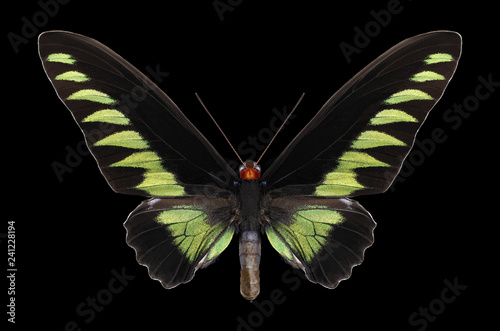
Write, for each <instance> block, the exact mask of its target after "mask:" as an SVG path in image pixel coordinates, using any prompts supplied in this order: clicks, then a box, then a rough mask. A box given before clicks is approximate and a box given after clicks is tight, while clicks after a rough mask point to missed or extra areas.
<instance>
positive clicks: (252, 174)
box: [239, 160, 260, 180]
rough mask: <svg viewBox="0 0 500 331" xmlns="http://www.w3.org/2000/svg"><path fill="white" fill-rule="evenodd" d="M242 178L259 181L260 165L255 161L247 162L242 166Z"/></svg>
mask: <svg viewBox="0 0 500 331" xmlns="http://www.w3.org/2000/svg"><path fill="white" fill-rule="evenodd" d="M239 170H240V178H241V179H246V180H254V179H259V177H260V165H258V164H257V163H256V162H255V161H252V160H247V161H246V162H245V164H242V165H240V169H239Z"/></svg>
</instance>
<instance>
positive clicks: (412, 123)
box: [262, 31, 461, 288]
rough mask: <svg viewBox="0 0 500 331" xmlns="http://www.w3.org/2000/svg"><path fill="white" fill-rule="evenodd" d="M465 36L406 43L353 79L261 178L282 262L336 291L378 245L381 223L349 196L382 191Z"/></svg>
mask: <svg viewBox="0 0 500 331" xmlns="http://www.w3.org/2000/svg"><path fill="white" fill-rule="evenodd" d="M460 53H461V37H460V35H459V34H457V33H454V32H448V31H437V32H432V33H427V34H423V35H419V36H416V37H413V38H409V39H407V40H404V41H403V42H401V43H399V44H397V45H396V46H394V47H392V48H391V49H389V50H388V51H387V52H385V53H384V54H382V55H381V56H380V57H379V58H377V59H376V60H375V61H373V62H372V63H370V64H369V65H368V66H367V67H366V68H364V69H363V70H362V71H360V72H359V73H358V74H357V75H356V76H354V77H353V78H352V79H351V80H350V81H349V82H347V84H345V85H344V86H343V87H342V88H341V89H340V90H339V91H338V92H337V93H335V94H334V95H333V96H332V97H331V98H330V99H329V100H328V101H327V102H326V104H325V105H324V106H323V107H322V108H321V110H320V111H319V112H318V114H317V115H316V116H315V117H314V118H313V119H312V120H311V122H310V123H309V124H308V125H307V126H306V127H305V128H304V129H303V130H302V131H301V132H300V134H299V135H298V136H297V137H296V138H295V139H294V140H293V141H292V142H291V143H290V144H289V145H288V147H287V148H286V149H285V150H284V151H283V153H282V154H281V155H280V156H279V157H278V158H277V159H276V160H275V162H274V163H273V164H272V165H271V167H270V168H269V169H268V170H267V171H266V172H265V173H264V174H263V176H262V178H263V181H264V182H265V183H266V185H265V187H266V190H267V195H266V204H265V205H264V209H263V214H264V215H266V216H265V220H266V223H265V232H266V234H267V237H268V238H269V241H270V242H271V244H272V245H273V247H274V248H275V249H276V250H277V251H278V252H279V253H280V254H281V256H282V257H283V258H284V260H285V261H287V262H288V263H290V264H291V265H293V266H295V267H297V268H300V269H302V270H304V271H305V273H306V276H307V277H308V278H309V279H310V280H311V281H312V282H316V283H320V284H322V285H324V286H326V287H329V288H333V287H335V286H337V284H338V283H339V281H341V280H342V279H345V278H348V277H349V276H350V274H351V269H352V267H353V266H355V265H357V264H359V263H361V262H362V260H363V253H364V250H365V249H366V248H367V247H369V246H370V245H371V244H372V243H373V229H374V228H375V222H374V221H373V219H372V218H371V216H370V214H369V213H368V212H367V211H366V210H364V209H363V207H361V205H360V204H359V203H358V202H356V201H353V200H351V199H349V198H347V197H348V196H357V195H360V194H375V193H380V192H384V191H385V190H387V188H388V187H389V186H390V185H391V183H392V181H393V180H394V178H395V177H396V175H397V174H398V172H399V169H400V168H401V166H402V163H403V161H404V159H405V157H406V155H408V153H409V151H410V149H411V147H412V145H413V142H414V140H415V136H416V134H417V131H418V129H419V128H420V126H421V125H422V123H423V122H424V120H425V118H426V116H427V114H428V113H429V111H430V110H431V108H432V107H433V106H434V105H435V104H436V102H437V101H438V100H439V98H440V97H441V95H442V94H443V92H444V90H445V88H446V86H447V85H448V82H449V81H450V79H451V77H452V76H453V73H454V72H455V69H456V66H457V62H458V59H459V57H460Z"/></svg>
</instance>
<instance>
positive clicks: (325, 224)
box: [39, 31, 462, 300]
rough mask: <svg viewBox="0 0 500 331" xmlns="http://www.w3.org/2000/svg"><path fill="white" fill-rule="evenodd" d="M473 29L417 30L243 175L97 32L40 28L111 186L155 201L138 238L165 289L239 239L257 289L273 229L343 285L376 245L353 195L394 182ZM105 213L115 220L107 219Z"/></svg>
mask: <svg viewBox="0 0 500 331" xmlns="http://www.w3.org/2000/svg"><path fill="white" fill-rule="evenodd" d="M461 46H462V43H461V37H460V35H459V34H457V33H455V32H452V31H435V32H430V33H426V34H422V35H418V36H415V37H412V38H409V39H406V40H404V41H402V42H400V43H399V44H397V45H396V46H394V47H392V48H391V49H389V50H388V51H386V52H385V53H384V54H382V55H381V56H380V57H378V58H377V59H375V60H374V61H373V62H372V63H370V64H369V65H368V66H366V67H365V68H364V69H363V70H361V71H360V72H359V73H358V74H356V75H355V76H354V77H353V78H352V79H351V80H349V81H348V82H347V83H346V84H345V85H344V86H343V87H342V88H341V89H339V91H338V92H336V93H335V94H334V95H333V96H332V97H331V98H330V99H329V100H328V101H327V102H326V103H325V104H324V106H323V107H322V108H321V109H320V110H319V112H318V113H317V114H316V116H314V117H313V119H312V120H311V121H310V122H309V123H308V124H307V125H306V126H305V127H304V129H303V130H302V131H301V132H300V133H299V134H298V135H297V137H296V138H295V139H293V140H292V141H291V142H290V144H289V145H288V146H287V147H286V148H285V150H284V151H283V152H282V153H281V154H280V155H279V156H278V157H277V158H276V159H275V161H274V162H273V163H272V164H271V165H270V166H269V167H268V168H267V169H265V171H264V172H263V174H262V176H261V175H260V168H259V166H258V165H256V164H254V163H253V162H250V163H248V162H247V163H245V164H244V165H243V166H242V169H240V173H239V176H238V174H236V172H235V171H234V170H233V169H232V168H231V167H230V166H229V165H228V164H227V162H226V161H225V160H224V158H222V156H221V155H220V154H219V153H218V152H217V150H216V149H215V148H214V147H213V146H212V145H211V144H210V143H209V142H208V140H207V139H206V138H205V137H204V136H203V135H202V134H201V133H200V132H199V131H198V129H196V127H195V126H194V125H193V124H192V123H191V122H190V121H189V120H188V119H187V118H186V116H185V115H184V114H183V113H182V112H181V111H180V109H179V108H178V107H177V105H175V103H174V102H173V101H172V100H171V99H170V98H169V97H168V96H167V95H166V94H165V93H164V92H163V91H161V90H160V89H159V88H158V87H157V86H156V85H155V84H154V83H153V82H151V80H149V79H148V78H147V77H146V76H145V75H143V74H142V73H141V72H139V71H138V70H137V69H136V68H135V67H133V66H132V65H131V64H130V63H128V62H127V61H125V60H124V59H123V58H121V57H120V56H119V55H118V54H116V53H115V52H113V51H112V50H111V49H109V48H108V47H106V46H104V45H103V44H101V43H99V42H98V41H96V40H94V39H91V38H88V37H85V36H81V35H78V34H74V33H70V32H65V31H49V32H45V33H43V34H42V35H40V37H39V53H40V58H41V59H42V63H43V66H44V69H45V72H46V74H47V76H48V77H49V79H50V81H51V82H52V84H53V86H54V88H55V90H56V91H57V94H58V96H59V98H60V99H61V101H63V102H64V104H65V105H66V106H67V107H68V109H69V110H70V111H71V113H72V115H73V117H74V119H75V120H76V122H77V123H78V125H79V126H80V128H81V129H82V131H83V133H84V136H85V138H86V142H87V145H88V147H89V150H90V151H91V153H92V154H93V156H94V157H95V159H96V160H97V163H98V166H99V168H100V170H101V172H102V174H103V175H104V177H105V178H106V180H107V181H108V183H109V185H110V186H111V188H112V189H113V190H115V191H116V192H118V193H124V194H136V195H141V196H145V197H149V200H146V201H143V202H142V203H141V204H140V205H139V206H138V207H137V208H136V209H135V210H134V211H132V212H131V213H130V215H129V217H128V218H127V220H126V222H125V223H124V226H125V228H126V230H127V238H126V240H127V243H128V244H129V245H130V246H131V247H133V248H134V250H135V251H136V257H137V261H138V262H139V263H140V264H143V265H145V266H146V267H147V268H148V272H149V275H150V276H151V278H153V279H157V280H159V281H160V282H161V283H162V285H163V286H164V287H165V288H173V287H176V286H177V285H179V284H182V283H186V282H189V281H190V280H191V279H192V278H193V277H194V274H195V272H196V270H198V269H199V268H204V267H206V266H208V265H210V264H211V263H213V262H214V261H215V260H216V259H217V257H218V256H219V255H220V254H221V253H222V251H224V249H226V247H227V246H228V245H229V243H230V241H231V240H232V238H233V236H234V235H235V234H238V235H239V238H240V239H239V247H240V264H241V293H242V295H243V296H244V297H245V298H247V299H249V300H253V299H254V298H255V297H256V296H257V295H258V293H259V283H260V281H259V264H260V258H261V236H265V237H267V239H268V240H269V242H270V243H271V245H272V247H273V248H275V249H276V250H277V251H278V252H279V254H280V255H281V256H282V257H283V259H284V261H285V262H287V263H289V264H290V265H291V266H293V267H295V268H299V269H301V270H303V271H304V272H305V275H306V277H307V278H308V279H309V280H310V281H312V282H313V283H319V284H321V285H323V286H325V287H327V288H335V287H336V286H337V285H338V284H339V282H340V281H342V280H344V279H347V278H349V276H350V275H351V272H352V268H353V267H354V266H356V265H358V264H360V263H361V262H362V261H363V259H364V252H365V250H366V248H368V247H369V246H371V245H372V243H373V240H374V239H373V230H374V228H375V226H376V223H375V221H374V220H373V218H372V216H371V215H370V213H368V211H366V210H365V209H364V208H363V207H362V206H361V205H360V204H359V203H358V202H357V201H355V200H353V199H352V198H353V197H356V196H359V195H367V194H377V193H382V192H385V191H386V190H387V189H388V188H389V186H390V185H391V183H392V182H393V180H394V178H395V177H396V176H397V174H398V173H399V170H400V169H401V166H402V164H403V161H404V159H405V157H406V156H407V155H408V153H409V152H410V150H411V148H412V146H413V143H414V141H415V136H416V134H417V132H418V130H419V128H420V127H421V125H422V124H423V122H424V121H425V119H426V117H427V115H428V113H429V111H430V110H431V109H432V107H433V106H434V105H435V104H436V103H437V102H438V100H439V99H440V97H441V95H442V94H443V92H444V90H445V88H446V86H447V85H448V82H449V81H450V79H451V78H452V76H453V73H454V72H455V69H456V66H457V64H458V59H459V58H460V54H461ZM102 221H104V220H102Z"/></svg>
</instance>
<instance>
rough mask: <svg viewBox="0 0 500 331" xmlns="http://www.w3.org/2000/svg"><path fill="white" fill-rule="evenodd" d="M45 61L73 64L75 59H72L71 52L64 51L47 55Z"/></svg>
mask: <svg viewBox="0 0 500 331" xmlns="http://www.w3.org/2000/svg"><path fill="white" fill-rule="evenodd" d="M47 61H49V62H59V63H65V64H75V62H76V60H75V59H73V56H72V55H71V54H66V53H53V54H49V56H47Z"/></svg>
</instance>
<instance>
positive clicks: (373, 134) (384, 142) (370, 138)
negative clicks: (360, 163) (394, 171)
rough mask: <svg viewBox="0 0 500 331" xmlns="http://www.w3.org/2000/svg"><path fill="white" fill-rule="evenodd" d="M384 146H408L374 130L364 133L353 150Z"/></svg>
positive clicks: (356, 141) (353, 145)
mask: <svg viewBox="0 0 500 331" xmlns="http://www.w3.org/2000/svg"><path fill="white" fill-rule="evenodd" d="M382 146H406V144H405V143H404V142H402V141H401V140H399V139H396V138H394V137H393V136H391V135H389V134H387V133H384V132H379V131H373V130H367V131H364V132H362V133H361V134H360V135H359V136H358V138H356V140H354V141H353V142H352V144H351V148H353V149H367V148H375V147H382Z"/></svg>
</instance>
